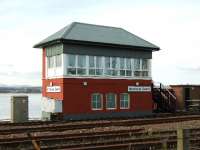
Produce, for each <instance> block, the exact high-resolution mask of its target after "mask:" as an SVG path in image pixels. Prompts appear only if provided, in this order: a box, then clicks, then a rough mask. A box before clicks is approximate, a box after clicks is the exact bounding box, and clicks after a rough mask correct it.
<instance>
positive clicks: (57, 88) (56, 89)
mask: <svg viewBox="0 0 200 150" xmlns="http://www.w3.org/2000/svg"><path fill="white" fill-rule="evenodd" d="M47 92H49V93H55V92H61V87H60V86H47Z"/></svg>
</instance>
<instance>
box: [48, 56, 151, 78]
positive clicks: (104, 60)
mask: <svg viewBox="0 0 200 150" xmlns="http://www.w3.org/2000/svg"><path fill="white" fill-rule="evenodd" d="M47 59H48V68H51V67H53V66H56V67H59V66H61V65H62V57H61V56H56V58H54V57H48V58H47ZM54 59H55V60H54ZM150 69H151V65H150V60H149V59H139V58H134V59H133V58H122V57H121V58H118V57H104V56H86V55H73V54H67V74H68V75H79V76H86V75H87V76H102V77H106V76H109V77H119V76H120V77H124V78H127V77H128V78H131V77H149V76H150V74H151V72H150V71H151V70H150Z"/></svg>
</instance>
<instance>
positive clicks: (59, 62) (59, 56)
mask: <svg viewBox="0 0 200 150" xmlns="http://www.w3.org/2000/svg"><path fill="white" fill-rule="evenodd" d="M55 58H56V67H61V66H62V56H61V55H56V56H55Z"/></svg>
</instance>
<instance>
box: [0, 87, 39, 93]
mask: <svg viewBox="0 0 200 150" xmlns="http://www.w3.org/2000/svg"><path fill="white" fill-rule="evenodd" d="M0 93H16V94H17V93H31V94H32V93H33V94H34V93H39V94H40V93H42V88H41V87H15V86H13V87H0Z"/></svg>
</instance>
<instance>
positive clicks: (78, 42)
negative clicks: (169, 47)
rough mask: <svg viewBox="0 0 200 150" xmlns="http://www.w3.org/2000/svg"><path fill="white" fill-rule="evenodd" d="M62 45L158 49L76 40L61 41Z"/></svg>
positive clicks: (155, 49)
mask: <svg viewBox="0 0 200 150" xmlns="http://www.w3.org/2000/svg"><path fill="white" fill-rule="evenodd" d="M61 42H62V43H70V44H81V45H94V46H108V47H118V48H128V49H132V48H136V49H141V50H150V51H158V50H160V48H159V47H156V48H155V47H142V46H132V45H120V44H111V43H100V42H91V41H78V40H66V39H61Z"/></svg>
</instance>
